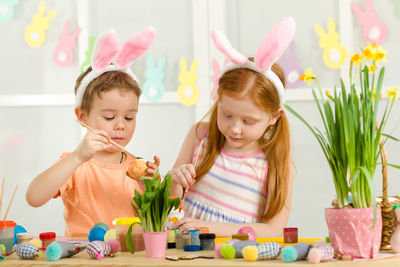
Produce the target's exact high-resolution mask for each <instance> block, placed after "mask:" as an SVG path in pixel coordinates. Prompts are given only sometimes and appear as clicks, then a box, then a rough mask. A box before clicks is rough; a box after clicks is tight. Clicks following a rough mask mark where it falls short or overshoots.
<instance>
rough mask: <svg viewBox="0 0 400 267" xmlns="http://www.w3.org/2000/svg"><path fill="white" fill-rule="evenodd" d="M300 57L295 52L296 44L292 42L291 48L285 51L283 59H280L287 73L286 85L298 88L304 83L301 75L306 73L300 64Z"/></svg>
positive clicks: (280, 63)
mask: <svg viewBox="0 0 400 267" xmlns="http://www.w3.org/2000/svg"><path fill="white" fill-rule="evenodd" d="M297 61H298V58H297V55H296V52H295V44H294V42H292V43H291V44H290V46H289V48H288V49H287V50H286V52H285V53H283V55H282V57H281V59H280V60H279V61H278V63H279V65H281V67H282V68H283V69H284V71H285V73H286V87H287V88H298V87H300V86H301V85H302V84H303V81H301V80H300V79H299V78H300V75H301V74H302V73H304V71H303V69H302V68H301V67H300V66H299V65H298V62H297Z"/></svg>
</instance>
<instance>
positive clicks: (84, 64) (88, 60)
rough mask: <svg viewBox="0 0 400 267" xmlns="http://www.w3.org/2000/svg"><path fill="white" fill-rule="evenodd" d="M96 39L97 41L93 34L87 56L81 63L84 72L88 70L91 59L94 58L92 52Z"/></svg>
mask: <svg viewBox="0 0 400 267" xmlns="http://www.w3.org/2000/svg"><path fill="white" fill-rule="evenodd" d="M95 41H96V37H94V36H93V35H91V36H90V37H89V45H88V49H87V50H86V52H85V56H86V58H85V61H84V62H82V65H81V73H82V72H84V71H85V70H86V68H87V67H89V66H90V63H91V59H92V52H93V47H94V42H95Z"/></svg>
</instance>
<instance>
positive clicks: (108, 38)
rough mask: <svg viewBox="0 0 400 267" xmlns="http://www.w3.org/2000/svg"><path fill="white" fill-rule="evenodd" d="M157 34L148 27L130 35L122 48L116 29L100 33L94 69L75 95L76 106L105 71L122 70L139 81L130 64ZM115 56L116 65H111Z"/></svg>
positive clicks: (94, 48)
mask: <svg viewBox="0 0 400 267" xmlns="http://www.w3.org/2000/svg"><path fill="white" fill-rule="evenodd" d="M155 36H156V30H155V29H154V28H152V27H148V28H146V29H144V30H143V31H141V32H139V33H138V34H136V35H134V36H132V37H130V38H129V39H128V40H127V41H126V42H125V44H124V45H123V47H122V48H121V49H120V39H119V36H118V34H117V33H116V32H115V31H114V30H109V31H108V32H105V33H102V34H100V36H99V37H97V39H96V42H95V44H94V47H93V52H92V71H91V72H89V73H88V74H87V75H86V76H85V77H84V78H83V80H82V81H81V84H80V85H79V88H78V90H77V92H76V96H75V106H76V107H79V106H81V104H82V98H83V95H84V94H85V91H86V88H87V86H88V85H89V84H90V83H91V82H92V81H93V80H94V79H96V78H97V77H99V76H100V75H102V74H103V73H105V72H108V71H121V72H124V73H126V74H128V75H129V76H131V77H132V78H133V79H134V80H135V81H137V78H136V76H135V74H133V73H132V71H131V70H130V69H129V65H130V64H131V63H132V61H133V60H135V59H137V58H139V57H140V56H142V55H143V54H144V53H145V52H146V51H147V50H148V49H149V48H150V46H151V44H152V43H153V41H154V38H155ZM117 55H118V56H117ZM115 57H116V62H115V65H110V63H111V62H113V60H114V58H115Z"/></svg>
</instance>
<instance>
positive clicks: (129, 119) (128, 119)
mask: <svg viewBox="0 0 400 267" xmlns="http://www.w3.org/2000/svg"><path fill="white" fill-rule="evenodd" d="M125 120H127V121H131V120H133V118H128V117H125Z"/></svg>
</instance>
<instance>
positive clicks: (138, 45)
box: [117, 27, 156, 68]
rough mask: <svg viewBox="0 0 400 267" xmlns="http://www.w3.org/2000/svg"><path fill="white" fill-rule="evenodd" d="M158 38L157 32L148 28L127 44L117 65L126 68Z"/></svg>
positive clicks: (130, 39) (119, 56)
mask: <svg viewBox="0 0 400 267" xmlns="http://www.w3.org/2000/svg"><path fill="white" fill-rule="evenodd" d="M155 37H156V30H155V29H154V28H152V27H148V28H146V29H144V30H143V31H141V32H139V33H138V34H136V35H135V36H133V37H131V38H129V39H128V41H126V42H125V44H124V46H123V47H122V50H121V52H120V54H119V55H118V59H117V65H118V66H119V67H122V68H126V67H127V66H128V65H129V64H130V63H131V62H132V61H133V60H135V59H137V58H138V57H140V56H142V55H143V54H144V53H145V52H146V51H147V50H148V49H149V48H150V47H151V44H152V43H153V41H154V39H155Z"/></svg>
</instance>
